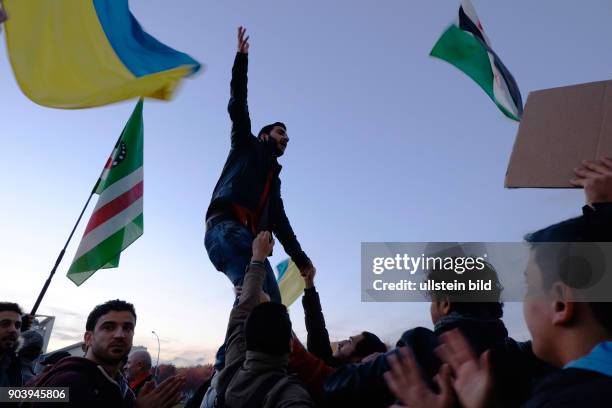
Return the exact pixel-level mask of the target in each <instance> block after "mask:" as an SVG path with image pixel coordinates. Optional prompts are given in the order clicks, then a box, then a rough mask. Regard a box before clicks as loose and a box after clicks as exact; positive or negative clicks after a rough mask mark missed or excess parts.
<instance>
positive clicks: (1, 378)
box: [0, 353, 24, 387]
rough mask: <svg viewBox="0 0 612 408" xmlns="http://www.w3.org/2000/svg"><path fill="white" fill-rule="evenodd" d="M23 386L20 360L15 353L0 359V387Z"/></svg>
mask: <svg viewBox="0 0 612 408" xmlns="http://www.w3.org/2000/svg"><path fill="white" fill-rule="evenodd" d="M23 384H24V381H23V376H22V370H21V359H20V358H19V357H18V356H17V355H16V354H15V353H10V354H7V355H5V356H4V357H3V358H0V387H21V386H22V385H23Z"/></svg>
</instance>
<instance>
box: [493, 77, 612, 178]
mask: <svg viewBox="0 0 612 408" xmlns="http://www.w3.org/2000/svg"><path fill="white" fill-rule="evenodd" d="M601 156H610V157H612V81H601V82H591V83H587V84H580V85H572V86H564V87H560V88H552V89H544V90H540V91H534V92H531V93H530V94H529V97H528V99H527V104H526V105H525V112H524V114H523V118H522V120H521V124H520V126H519V130H518V135H517V136H516V141H515V142H514V149H513V150H512V155H511V157H510V163H509V164H508V171H507V172H506V181H505V187H509V188H514V187H556V188H571V187H572V185H571V184H570V183H569V180H570V179H571V178H574V177H575V175H574V171H573V170H574V168H576V167H578V166H580V164H581V162H582V160H595V159H598V158H600V157H601Z"/></svg>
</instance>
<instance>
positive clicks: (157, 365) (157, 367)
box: [151, 330, 160, 381]
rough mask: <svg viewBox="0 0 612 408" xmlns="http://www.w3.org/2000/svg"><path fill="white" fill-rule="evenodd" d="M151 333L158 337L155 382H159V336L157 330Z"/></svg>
mask: <svg viewBox="0 0 612 408" xmlns="http://www.w3.org/2000/svg"><path fill="white" fill-rule="evenodd" d="M151 333H153V334H154V335H155V337H157V362H156V363H155V381H157V372H158V369H159V349H160V346H159V336H158V335H157V333H155V330H151Z"/></svg>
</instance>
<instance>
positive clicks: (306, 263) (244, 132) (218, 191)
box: [204, 27, 314, 303]
mask: <svg viewBox="0 0 612 408" xmlns="http://www.w3.org/2000/svg"><path fill="white" fill-rule="evenodd" d="M245 35H246V30H245V29H244V28H243V27H239V28H238V53H237V54H236V59H235V61H234V67H233V68H232V81H231V97H230V101H229V105H228V111H229V115H230V118H231V120H232V131H231V149H230V152H229V155H228V157H227V160H226V162H225V165H224V166H223V171H222V172H221V176H220V177H219V181H218V182H217V185H216V186H215V189H214V191H213V194H212V200H211V202H210V205H209V207H208V211H207V212H206V237H205V241H204V242H205V245H206V250H207V252H208V256H209V257H210V260H211V262H212V263H213V265H214V266H215V268H217V270H219V271H221V272H223V273H224V274H225V275H226V276H227V277H228V278H229V279H230V280H231V281H232V283H233V284H234V286H238V285H242V280H243V279H244V273H245V270H246V267H247V265H248V264H249V261H250V259H251V243H252V242H253V238H254V237H255V236H256V235H257V233H258V232H260V231H264V230H267V231H272V232H273V233H274V235H276V237H277V238H278V240H279V241H280V243H281V244H282V245H283V247H284V249H285V252H287V254H288V255H289V256H290V257H291V258H292V259H293V261H294V262H295V263H296V265H297V266H298V268H299V269H300V272H301V273H302V275H305V274H306V273H308V271H310V270H311V269H313V268H314V267H313V265H312V263H311V261H310V259H309V258H308V256H307V255H306V253H305V252H304V251H302V248H301V246H300V243H299V242H298V240H297V238H296V236H295V234H294V233H293V229H292V228H291V224H290V223H289V219H288V218H287V215H286V214H285V209H284V205H283V200H282V198H281V193H280V191H281V182H280V178H279V173H280V171H281V165H280V164H279V163H278V161H277V159H278V157H280V156H282V155H283V153H284V152H285V149H286V148H287V143H289V136H288V135H287V127H286V126H285V125H284V124H283V123H281V122H275V123H272V124H270V125H266V126H264V127H263V128H262V129H261V130H260V131H259V133H258V135H257V137H255V136H254V135H253V133H252V131H251V119H250V117H249V109H248V105H247V68H248V52H249V37H248V36H245ZM265 268H266V271H267V273H266V279H265V281H264V285H263V289H264V291H265V292H266V293H268V294H269V296H270V298H271V300H272V301H273V302H275V303H280V301H281V298H280V292H279V289H278V285H277V283H276V279H275V277H274V272H273V271H272V267H271V266H270V263H269V262H268V260H266V261H265Z"/></svg>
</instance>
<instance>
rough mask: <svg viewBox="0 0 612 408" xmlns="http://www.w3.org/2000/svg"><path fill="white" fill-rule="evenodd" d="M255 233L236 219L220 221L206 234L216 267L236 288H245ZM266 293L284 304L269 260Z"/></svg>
mask: <svg viewBox="0 0 612 408" xmlns="http://www.w3.org/2000/svg"><path fill="white" fill-rule="evenodd" d="M252 244H253V234H252V233H251V232H250V231H249V230H248V229H246V228H245V227H244V226H243V225H242V224H240V223H239V222H238V221H235V220H233V219H231V218H230V219H226V220H222V221H219V222H218V223H217V224H215V225H213V227H212V228H211V229H209V230H207V231H206V235H205V237H204V246H205V247H206V251H207V252H208V257H209V258H210V261H211V262H212V264H213V265H214V266H215V268H216V269H217V270H218V271H220V272H223V273H224V274H225V276H227V277H228V278H229V280H231V281H232V284H233V285H234V286H242V282H243V281H244V274H245V272H246V268H247V266H248V265H249V263H250V262H251V256H252V249H251V248H252ZM265 266H266V271H267V273H266V279H265V280H264V283H263V290H264V292H266V293H267V294H268V296H270V300H271V301H272V302H274V303H281V295H280V290H279V289H278V283H276V276H275V275H274V272H273V271H272V266H271V265H270V262H268V260H267V259H266V261H265Z"/></svg>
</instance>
